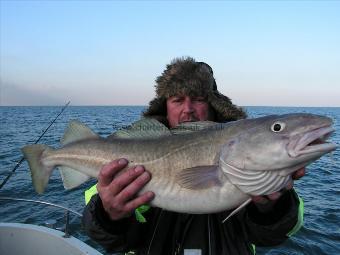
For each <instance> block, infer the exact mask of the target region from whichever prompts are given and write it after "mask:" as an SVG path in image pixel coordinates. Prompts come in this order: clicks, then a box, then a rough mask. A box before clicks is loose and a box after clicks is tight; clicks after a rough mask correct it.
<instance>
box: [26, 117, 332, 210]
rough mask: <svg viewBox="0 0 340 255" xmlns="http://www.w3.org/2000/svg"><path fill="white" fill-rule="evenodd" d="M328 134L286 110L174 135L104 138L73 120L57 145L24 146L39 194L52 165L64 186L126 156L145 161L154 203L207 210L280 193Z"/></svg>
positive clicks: (318, 122) (327, 147)
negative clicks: (282, 113)
mask: <svg viewBox="0 0 340 255" xmlns="http://www.w3.org/2000/svg"><path fill="white" fill-rule="evenodd" d="M145 121H147V120H145ZM187 124H189V123H187ZM190 124H191V123H190ZM192 124H195V123H192ZM210 124H211V123H210ZM333 131H334V129H333V128H332V121H331V119H329V118H327V117H324V116H318V115H312V114H286V115H273V116H266V117H261V118H255V119H245V120H239V121H235V122H229V123H224V124H216V123H215V124H214V125H209V126H208V127H207V128H205V129H203V130H199V131H196V132H189V133H184V134H177V135H176V134H171V133H166V132H165V133H164V134H162V135H158V136H157V137H155V138H131V137H130V138H122V137H114V138H111V139H104V138H100V137H99V136H98V135H96V134H95V133H93V132H92V131H91V130H90V129H89V128H88V127H86V126H85V125H83V124H81V123H79V122H77V121H72V122H70V124H69V126H68V128H67V130H66V132H65V134H64V137H63V139H62V141H61V143H62V145H63V147H62V148H60V149H52V148H51V147H49V146H47V145H28V146H25V147H24V148H23V149H22V151H23V153H24V155H25V157H26V159H27V160H28V163H29V166H30V169H31V174H32V180H33V184H34V187H35V189H36V191H37V192H38V193H43V192H44V190H45V187H46V185H47V183H48V180H49V177H50V175H51V173H52V171H53V169H55V168H56V167H58V168H59V170H60V172H61V176H62V179H63V182H64V186H65V188H67V189H69V188H73V187H76V186H78V185H80V184H82V183H83V182H85V181H86V180H88V179H89V177H97V176H98V173H99V171H100V169H101V168H102V166H103V165H104V164H106V163H109V162H110V161H112V160H114V159H118V158H127V159H128V160H129V167H131V166H134V165H144V166H145V169H147V170H148V171H149V172H150V173H151V175H152V178H151V180H150V182H149V183H148V184H147V185H146V186H145V187H144V188H143V190H142V191H141V192H144V191H147V190H150V191H153V192H154V193H155V198H154V199H153V200H152V202H151V205H152V206H156V207H161V208H164V209H166V210H171V211H177V212H186V213H196V214H197V213H213V212H219V211H223V210H229V209H232V208H236V207H238V206H240V205H241V204H242V203H245V202H246V201H249V198H250V196H255V195H266V194H271V193H273V192H276V191H279V190H281V189H282V188H283V187H285V186H286V185H287V184H288V183H289V182H290V181H291V175H292V173H293V172H294V171H296V170H297V169H300V168H301V167H304V166H306V165H308V164H310V163H312V162H313V161H315V160H317V159H318V158H320V157H321V156H322V155H324V154H326V153H328V152H331V151H333V150H334V149H335V148H336V145H335V144H332V143H329V142H326V139H327V138H328V137H329V135H330V134H331V133H332V132H333ZM148 132H152V129H149V130H148ZM167 132H169V131H167Z"/></svg>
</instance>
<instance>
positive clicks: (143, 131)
mask: <svg viewBox="0 0 340 255" xmlns="http://www.w3.org/2000/svg"><path fill="white" fill-rule="evenodd" d="M168 135H171V132H170V131H169V129H168V128H167V127H166V126H165V125H163V124H162V123H160V122H159V121H157V120H155V119H152V118H142V119H141V120H139V121H136V122H134V123H133V124H131V126H129V127H128V128H125V129H121V130H118V131H117V132H115V133H114V134H112V135H110V136H109V138H110V139H112V138H156V137H161V136H168Z"/></svg>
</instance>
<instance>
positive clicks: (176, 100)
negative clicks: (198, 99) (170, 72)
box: [172, 98, 183, 103]
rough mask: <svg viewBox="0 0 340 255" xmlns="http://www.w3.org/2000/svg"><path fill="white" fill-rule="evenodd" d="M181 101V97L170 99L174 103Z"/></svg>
mask: <svg viewBox="0 0 340 255" xmlns="http://www.w3.org/2000/svg"><path fill="white" fill-rule="evenodd" d="M182 101H183V100H182V99H181V98H175V99H173V100H172V102H174V103H180V102H182Z"/></svg>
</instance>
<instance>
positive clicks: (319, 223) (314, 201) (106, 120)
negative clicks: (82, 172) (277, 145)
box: [0, 106, 340, 255]
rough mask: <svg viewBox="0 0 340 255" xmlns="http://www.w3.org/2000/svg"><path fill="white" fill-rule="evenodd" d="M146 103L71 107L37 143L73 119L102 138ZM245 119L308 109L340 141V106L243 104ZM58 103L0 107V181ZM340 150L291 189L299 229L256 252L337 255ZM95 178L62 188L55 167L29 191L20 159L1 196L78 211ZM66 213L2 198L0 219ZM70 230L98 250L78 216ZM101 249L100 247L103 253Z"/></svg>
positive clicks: (55, 142) (50, 139)
mask: <svg viewBox="0 0 340 255" xmlns="http://www.w3.org/2000/svg"><path fill="white" fill-rule="evenodd" d="M143 109H144V107H138V106H133V107H131V106H112V107H77V106H70V107H68V108H67V109H66V110H65V112H64V113H63V114H62V115H61V116H60V117H59V119H58V120H57V122H56V123H55V124H54V125H53V126H52V127H51V128H50V129H49V131H48V132H47V133H46V134H45V136H44V137H43V138H42V140H41V141H40V143H43V144H48V145H51V146H56V147H57V146H59V140H60V138H61V137H62V135H63V132H64V129H65V127H66V125H67V123H68V122H69V120H71V119H78V120H80V121H82V122H84V123H86V124H87V125H88V126H89V127H91V128H92V129H93V130H94V131H96V132H97V133H98V134H99V135H101V136H103V137H105V136H107V135H109V134H111V133H112V132H114V131H115V130H117V129H119V128H120V127H124V126H126V125H128V124H130V123H131V122H133V121H135V120H138V119H139V117H140V113H141V112H142V111H143ZM246 109H247V112H248V115H249V117H260V116H264V115H270V114H284V113H293V112H307V113H315V114H321V115H326V116H329V117H331V118H332V119H333V120H334V123H335V128H336V132H335V133H334V134H333V135H332V137H331V140H332V141H334V142H336V143H337V144H340V108H291V107H247V108H246ZM60 110H61V107H45V106H44V107H0V183H1V182H2V180H3V179H4V178H5V177H6V176H7V175H8V173H9V172H10V171H11V169H12V168H13V167H14V166H15V164H16V162H17V161H18V160H20V158H21V152H20V148H21V147H23V146H24V145H26V144H31V143H34V142H35V140H36V139H37V138H38V137H39V136H40V134H41V133H42V132H43V130H44V129H45V128H46V127H47V126H48V124H49V123H50V122H51V120H52V119H54V117H55V116H56V115H57V114H58V113H59V112H60ZM339 162H340V150H339V149H337V150H336V151H335V152H334V153H333V155H332V156H329V155H327V156H324V157H323V158H321V159H320V160H318V161H317V162H315V163H313V164H312V165H310V166H309V167H308V169H307V170H308V173H307V175H306V176H305V177H304V178H303V179H302V180H299V181H296V183H295V187H296V190H297V192H298V193H299V195H300V196H301V197H302V198H303V199H304V201H305V223H304V226H303V227H302V229H301V230H300V231H299V232H298V233H297V234H296V235H295V236H293V237H292V238H291V239H290V240H288V241H286V242H285V243H284V244H283V245H281V246H278V247H274V248H271V249H267V248H266V249H260V248H257V254H266V255H277V254H280V255H282V254H287V255H288V254H289V255H292V254H296V255H300V254H306V255H307V254H308V255H313V254H315V255H323V254H327V255H337V254H340V164H339ZM94 183H95V182H94V181H92V182H87V183H86V184H83V185H82V186H80V187H79V188H77V189H74V190H71V191H66V190H64V188H63V185H62V182H61V179H60V176H59V173H58V171H54V173H53V175H52V177H51V179H50V183H49V185H48V188H47V191H46V192H45V193H44V194H43V195H37V194H36V193H35V191H34V190H33V187H32V183H31V177H30V173H29V171H28V166H27V163H26V162H24V163H23V164H22V165H21V166H20V167H19V168H18V169H17V171H16V173H15V174H14V175H13V176H12V178H11V179H10V180H9V182H8V183H7V184H6V185H5V186H4V187H3V188H2V189H1V190H0V196H12V197H18V198H26V199H38V200H43V201H48V202H52V203H57V204H60V205H63V206H66V207H69V208H71V209H73V210H76V211H78V212H82V209H83V207H84V196H83V192H84V190H85V189H87V188H88V187H90V186H91V185H92V184H94ZM63 216H64V212H63V211H60V210H56V209H54V208H51V207H46V206H42V205H35V204H28V203H23V202H5V201H1V200H0V222H22V223H34V224H41V225H43V224H45V223H46V222H51V220H56V223H55V225H56V226H57V227H62V222H63ZM71 222H72V224H71V229H72V234H73V235H74V236H75V237H77V238H79V239H81V240H83V241H85V242H86V243H88V244H90V245H92V246H94V247H95V248H97V249H99V250H100V251H102V250H101V249H100V248H99V247H98V246H96V245H95V244H94V243H93V242H91V241H90V240H89V238H88V237H87V236H86V235H85V234H84V232H83V231H82V230H81V227H80V219H79V218H77V217H75V218H73V219H72V221H71ZM102 252H103V251H102Z"/></svg>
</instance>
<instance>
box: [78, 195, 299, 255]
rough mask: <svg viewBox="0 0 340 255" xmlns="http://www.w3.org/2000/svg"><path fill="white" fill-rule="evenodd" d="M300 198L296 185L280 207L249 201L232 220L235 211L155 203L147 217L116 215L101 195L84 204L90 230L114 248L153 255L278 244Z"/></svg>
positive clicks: (229, 253)
mask: <svg viewBox="0 0 340 255" xmlns="http://www.w3.org/2000/svg"><path fill="white" fill-rule="evenodd" d="M298 208H299V199H298V197H297V195H296V193H295V191H294V190H291V191H288V192H286V193H285V194H284V195H283V196H281V198H280V199H279V201H278V202H277V203H276V204H275V207H274V208H273V209H272V210H271V211H270V212H266V213H261V212H259V211H258V209H257V208H256V207H255V206H254V204H252V203H251V204H249V205H248V206H247V207H246V208H244V209H243V210H241V211H240V212H239V213H237V214H236V215H234V216H232V217H231V218H230V219H229V220H228V221H227V222H225V223H224V224H222V221H223V219H225V218H226V217H227V215H229V213H230V212H229V211H226V212H221V213H215V214H203V215H192V214H183V213H175V212H169V211H165V210H162V209H160V208H151V209H150V210H149V211H147V212H146V213H145V214H144V216H145V217H146V220H147V222H146V223H140V222H138V221H137V220H136V219H135V218H134V216H131V217H129V218H126V219H123V220H120V221H111V220H110V219H109V217H108V215H107V214H106V212H105V211H104V209H103V206H102V203H101V200H100V198H99V196H98V195H94V196H93V197H92V198H91V200H90V202H89V203H88V204H87V206H86V207H85V210H84V216H83V226H84V228H85V230H86V232H87V234H88V235H89V236H90V237H91V238H92V239H93V240H95V241H96V242H98V243H99V244H100V245H102V246H103V247H104V248H105V249H106V250H107V251H109V252H129V251H134V253H129V254H148V255H168V254H169V255H170V254H171V255H174V254H182V255H186V254H191V255H195V254H197V255H199V254H201V255H205V254H207V255H223V254H225V255H247V254H254V249H253V248H254V245H256V246H275V245H278V244H281V243H282V242H283V241H285V240H286V239H287V233H288V232H289V231H290V230H291V229H292V228H294V226H295V225H296V224H297V221H298V216H297V215H298V210H299V209H298Z"/></svg>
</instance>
